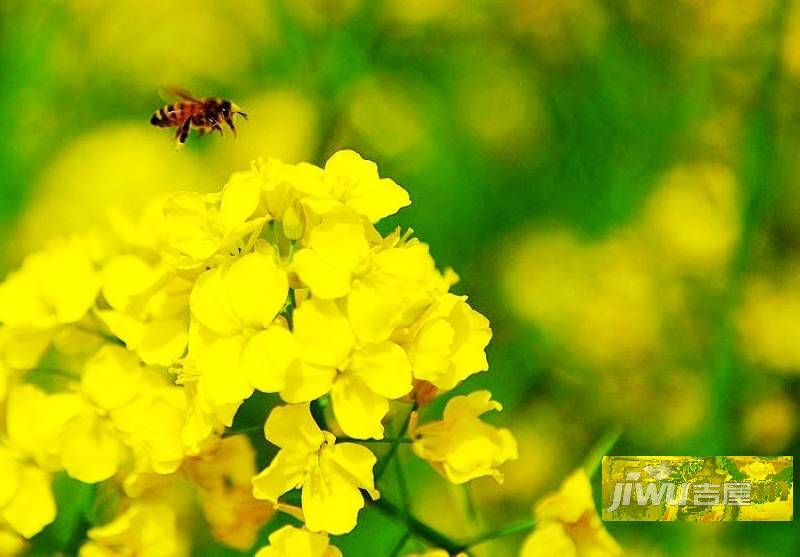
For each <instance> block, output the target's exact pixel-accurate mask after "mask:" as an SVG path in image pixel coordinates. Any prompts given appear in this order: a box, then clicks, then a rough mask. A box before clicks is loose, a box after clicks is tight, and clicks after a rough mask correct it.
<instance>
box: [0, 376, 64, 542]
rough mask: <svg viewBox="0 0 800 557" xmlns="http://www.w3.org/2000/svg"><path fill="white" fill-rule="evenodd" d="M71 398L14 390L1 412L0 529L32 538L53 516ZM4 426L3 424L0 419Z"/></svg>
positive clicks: (25, 388)
mask: <svg viewBox="0 0 800 557" xmlns="http://www.w3.org/2000/svg"><path fill="white" fill-rule="evenodd" d="M68 396H69V395H61V394H57V395H47V394H45V393H44V392H42V391H40V390H39V389H38V388H36V387H33V386H32V385H21V386H19V387H16V388H15V389H14V390H13V391H12V392H11V393H10V394H9V398H8V402H7V404H6V407H5V420H4V421H5V435H3V436H0V477H2V478H3V481H2V482H1V483H0V524H5V525H7V526H9V527H10V528H11V529H12V530H14V531H15V532H17V533H19V534H20V535H22V536H24V537H25V538H28V539H30V538H31V537H33V536H34V535H36V534H38V533H39V532H40V531H41V530H42V528H44V527H45V526H46V525H48V524H50V523H51V522H52V521H53V520H54V519H55V517H56V505H55V500H54V498H53V493H52V488H51V472H55V471H57V470H58V469H59V464H58V458H57V454H56V453H57V449H56V447H57V442H58V440H59V438H60V436H61V429H62V427H63V423H64V421H65V420H66V419H67V418H68V416H65V415H64V412H63V411H62V406H63V405H62V404H60V403H61V402H62V401H63V400H64V397H68ZM0 422H2V420H0Z"/></svg>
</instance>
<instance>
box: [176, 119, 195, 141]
mask: <svg viewBox="0 0 800 557" xmlns="http://www.w3.org/2000/svg"><path fill="white" fill-rule="evenodd" d="M191 125H192V119H191V118H187V119H186V120H184V121H183V124H181V127H179V128H178V131H177V132H175V138H176V139H177V140H178V143H186V138H187V137H189V128H190V127H191Z"/></svg>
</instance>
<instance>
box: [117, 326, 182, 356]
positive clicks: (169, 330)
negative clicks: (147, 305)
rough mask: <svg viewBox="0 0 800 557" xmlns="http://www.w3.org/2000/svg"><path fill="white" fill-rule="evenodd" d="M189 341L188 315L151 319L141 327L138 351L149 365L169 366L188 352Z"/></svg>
mask: <svg viewBox="0 0 800 557" xmlns="http://www.w3.org/2000/svg"><path fill="white" fill-rule="evenodd" d="M123 340H124V339H123ZM188 341H189V323H188V319H187V318H186V317H178V318H175V319H162V320H158V321H151V322H150V323H147V324H146V325H144V326H143V327H142V329H141V336H140V338H139V342H138V343H137V345H136V353H137V354H138V355H139V357H140V358H141V359H142V361H143V362H144V363H146V364H147V365H153V366H162V367H169V366H171V365H172V364H174V363H175V362H177V361H178V360H179V359H180V357H181V356H183V354H184V352H186V343H187V342H188Z"/></svg>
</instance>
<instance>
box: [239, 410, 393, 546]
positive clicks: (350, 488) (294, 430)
mask: <svg viewBox="0 0 800 557" xmlns="http://www.w3.org/2000/svg"><path fill="white" fill-rule="evenodd" d="M264 434H265V436H266V438H267V440H268V441H270V442H271V443H273V444H275V445H277V446H278V447H280V450H279V451H278V454H277V455H275V458H274V459H273V460H272V462H271V463H270V465H269V466H268V467H267V468H266V469H265V470H264V471H262V472H261V473H260V474H258V475H257V476H256V477H255V478H253V494H254V495H255V496H256V498H258V499H264V500H267V501H272V502H273V503H276V504H277V502H278V498H279V497H280V496H281V495H283V494H284V493H286V492H288V491H290V490H292V489H295V488H302V496H301V500H302V505H303V514H304V516H305V520H306V528H308V529H309V530H311V531H312V532H328V533H330V534H345V533H347V532H349V531H351V530H352V529H353V528H354V527H355V525H356V519H357V516H358V512H359V510H361V508H363V507H364V498H363V496H362V495H361V492H360V491H359V490H360V489H363V490H365V491H366V492H367V493H369V495H370V497H371V498H372V499H377V498H378V497H379V496H380V493H378V491H377V490H376V489H375V485H374V480H373V477H372V467H373V466H374V465H375V462H376V458H375V455H373V454H372V452H371V451H370V450H369V449H367V448H366V447H363V446H361V445H357V444H355V443H338V444H337V443H336V437H335V436H334V435H333V434H332V433H330V432H327V431H322V430H321V429H320V428H319V426H318V425H317V424H316V423H315V422H314V419H313V418H312V417H311V411H310V409H309V405H308V404H296V405H287V406H280V407H278V408H275V409H274V410H273V411H272V412H271V413H270V415H269V418H267V422H266V424H265V426H264Z"/></svg>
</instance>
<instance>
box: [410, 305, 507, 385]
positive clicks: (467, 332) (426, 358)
mask: <svg viewBox="0 0 800 557" xmlns="http://www.w3.org/2000/svg"><path fill="white" fill-rule="evenodd" d="M399 336H401V337H406V340H405V341H402V342H401V344H402V346H403V348H405V350H406V351H407V352H408V357H409V360H410V361H411V367H412V370H413V373H414V378H416V379H422V380H424V381H428V382H430V383H433V384H434V385H436V386H437V387H438V388H440V389H443V390H449V389H452V388H453V387H455V386H456V385H457V384H459V383H460V382H462V381H464V380H465V379H466V378H467V377H469V376H470V375H472V374H474V373H477V372H479V371H486V370H487V369H489V362H488V361H487V360H486V346H487V345H488V344H489V341H490V340H491V338H492V330H491V329H490V328H489V320H488V319H486V318H485V317H484V316H483V315H481V314H480V313H478V312H477V311H475V310H474V309H472V308H471V307H470V306H469V304H467V297H466V296H456V295H454V294H444V295H442V296H440V297H439V298H437V299H436V301H435V302H434V303H433V304H432V305H431V306H430V307H429V308H428V309H427V310H426V311H425V313H424V314H422V316H421V317H420V318H419V319H418V320H416V321H415V322H414V323H413V324H412V325H411V326H409V327H408V328H407V329H406V331H404V332H401V333H400V334H399Z"/></svg>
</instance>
